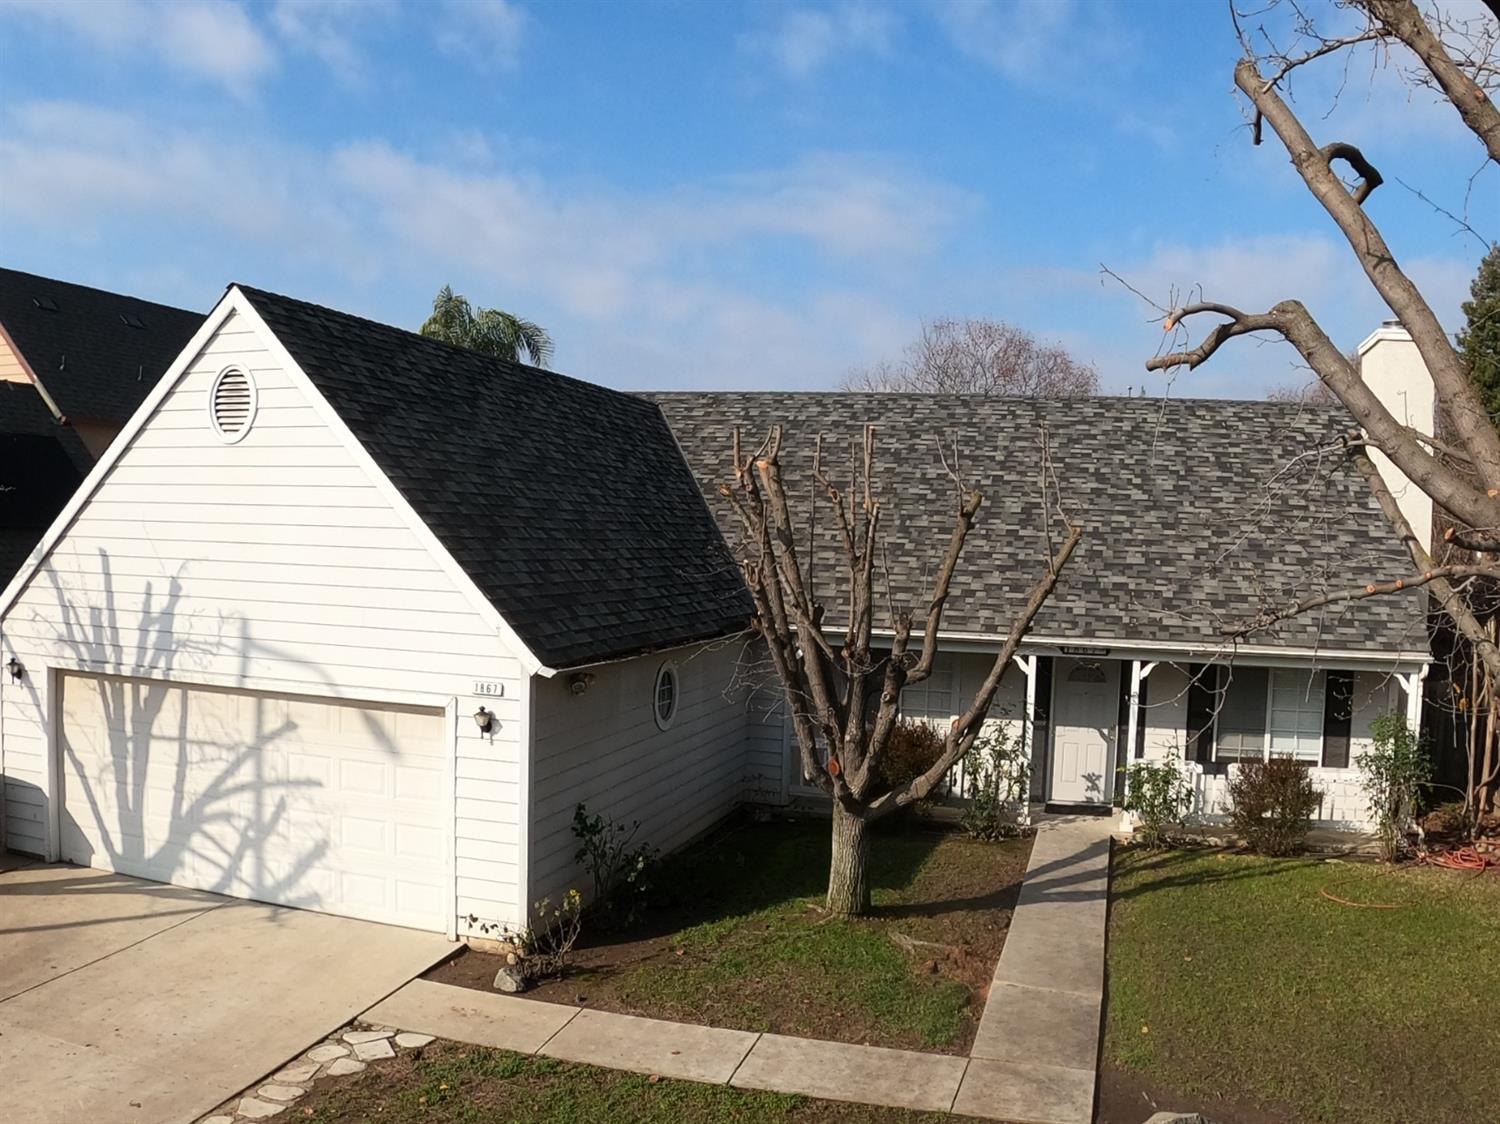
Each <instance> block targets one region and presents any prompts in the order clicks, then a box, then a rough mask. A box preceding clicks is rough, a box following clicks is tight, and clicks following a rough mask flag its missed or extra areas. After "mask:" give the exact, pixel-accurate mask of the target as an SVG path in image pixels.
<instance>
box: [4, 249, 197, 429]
mask: <svg viewBox="0 0 1500 1124" xmlns="http://www.w3.org/2000/svg"><path fill="white" fill-rule="evenodd" d="M202 323H203V315H202V313H198V312H189V311H187V310H185V309H181V308H172V307H171V306H170V305H165V304H155V303H153V302H151V301H143V300H138V299H136V298H135V297H128V296H123V295H121V294H119V293H108V292H105V291H104V290H103V289H91V288H89V287H88V286H87V285H73V284H70V283H69V282H66V281H54V280H52V279H51V278H50V277H38V276H37V275H35V274H32V273H22V272H20V271H19V270H15V269H0V325H4V327H5V330H6V332H8V333H9V334H10V338H11V341H12V342H13V343H14V344H15V345H16V348H17V350H19V351H20V352H21V355H22V356H23V357H24V358H25V360H26V362H27V363H28V364H29V365H30V366H31V370H32V372H33V373H34V374H35V375H36V377H37V378H38V379H39V380H40V381H41V383H42V385H43V386H44V387H46V389H47V393H48V394H49V395H51V397H52V400H53V401H54V402H56V403H57V407H58V409H59V410H61V411H62V413H63V415H64V416H65V417H67V418H69V419H71V420H75V421H98V422H113V423H116V424H119V425H123V424H124V423H125V422H126V420H127V419H129V417H130V415H131V414H133V413H135V409H136V407H137V406H139V405H140V404H141V402H142V401H143V400H144V399H145V397H146V395H147V394H149V393H150V392H151V388H152V387H153V386H154V385H155V384H156V380H157V379H159V378H160V377H161V376H162V375H163V374H164V373H165V372H166V369H167V368H168V367H169V366H170V365H171V363H172V360H174V359H176V358H177V355H178V353H179V352H180V351H182V349H183V348H184V347H185V346H186V345H187V342H188V340H190V339H191V338H192V336H193V333H194V332H196V331H197V330H198V326H199V325H200V324H202Z"/></svg>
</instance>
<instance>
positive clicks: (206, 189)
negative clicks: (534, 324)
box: [0, 102, 975, 386]
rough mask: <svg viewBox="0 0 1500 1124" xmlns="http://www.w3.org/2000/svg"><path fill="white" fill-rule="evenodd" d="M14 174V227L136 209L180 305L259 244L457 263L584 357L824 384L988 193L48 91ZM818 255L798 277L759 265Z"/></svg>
mask: <svg viewBox="0 0 1500 1124" xmlns="http://www.w3.org/2000/svg"><path fill="white" fill-rule="evenodd" d="M0 182H4V183H5V184H6V190H5V191H4V192H3V193H0V231H3V230H5V229H8V228H9V229H20V228H23V227H24V228H25V229H27V230H28V231H31V232H33V233H34V235H36V236H39V237H44V238H52V239H56V240H68V241H71V242H73V243H75V244H77V243H82V242H91V241H92V242H96V243H103V244H106V245H109V244H113V243H114V242H115V240H117V239H119V238H120V237H121V233H120V232H122V231H129V232H130V235H131V241H130V243H129V245H130V246H132V247H134V248H135V250H136V253H135V255H134V256H135V257H136V258H137V259H138V260H136V261H135V262H134V264H133V267H132V268H134V269H135V270H137V272H142V271H144V272H143V273H142V275H146V274H149V273H150V272H151V271H152V270H159V269H164V268H167V267H168V266H172V267H180V266H181V264H182V263H183V262H184V261H190V262H193V263H195V267H196V268H197V269H199V271H200V272H206V276H204V277H203V280H202V284H203V288H204V294H203V296H201V297H200V298H198V299H197V300H196V301H192V302H190V303H195V304H207V303H208V301H210V300H211V299H212V296H213V295H214V294H215V293H217V291H218V290H219V288H220V287H221V286H222V285H223V284H224V283H225V282H226V281H228V280H230V279H231V277H232V276H234V275H237V274H241V273H244V272H245V271H246V267H247V265H248V267H250V268H251V269H257V270H266V269H269V270H271V271H272V275H270V276H267V275H264V274H261V275H258V278H252V279H258V280H259V281H260V283H263V284H266V285H268V286H270V287H276V286H277V285H283V286H284V287H289V288H293V289H298V290H300V291H303V292H304V293H305V295H309V296H312V297H314V299H318V298H319V297H320V296H322V298H323V299H332V298H329V297H327V296H326V295H325V294H326V293H327V292H328V291H329V289H330V288H331V289H332V290H333V291H334V292H335V293H336V292H338V291H340V289H341V288H342V289H344V290H355V291H359V290H363V289H364V288H365V287H367V286H370V285H372V284H374V283H376V282H379V284H380V287H381V289H382V290H385V291H393V290H397V289H403V288H406V289H410V288H415V289H420V290H425V291H426V292H427V294H429V295H430V292H431V290H432V289H434V288H436V286H437V285H438V284H440V283H442V282H443V281H445V280H452V281H453V282H454V283H455V285H459V286H460V287H463V286H468V291H469V295H471V296H473V297H474V298H475V299H478V300H482V301H485V302H486V303H496V304H501V305H502V306H507V307H513V308H516V309H519V310H522V311H525V312H526V314H528V315H532V316H534V317H535V318H536V319H539V320H541V321H542V322H543V323H546V324H547V325H548V327H549V328H550V329H552V330H553V332H554V335H556V336H557V338H558V339H559V341H560V344H561V345H562V351H561V354H560V356H559V361H560V362H561V363H563V364H564V365H566V366H568V367H572V368H573V369H575V370H577V371H578V372H579V373H581V374H585V375H588V376H590V377H594V378H600V379H609V378H611V377H618V375H620V374H622V373H627V374H632V375H634V376H635V378H636V380H637V381H649V382H652V383H654V384H657V385H692V384H697V385H705V384H718V385H726V384H729V385H733V384H735V383H738V384H739V385H766V386H774V385H819V383H821V384H823V385H831V384H832V383H833V382H834V381H836V380H837V378H838V377H839V375H841V374H842V373H843V372H844V371H845V370H846V369H847V368H848V367H849V366H850V365H852V364H857V363H861V362H865V361H868V360H870V359H873V358H875V357H876V356H877V355H879V354H881V353H883V352H885V351H890V350H894V349H895V347H897V346H899V343H900V341H901V340H902V339H904V338H905V337H906V336H907V335H909V333H910V332H911V330H912V329H913V327H914V322H915V316H916V313H915V312H914V311H913V310H914V309H916V308H917V307H919V305H918V301H919V300H920V299H922V284H923V283H922V280H921V278H922V275H923V271H924V267H925V266H926V265H928V264H930V261H931V260H932V256H933V255H935V254H938V253H940V252H941V248H942V245H943V244H944V242H945V240H946V239H947V238H949V237H950V236H951V234H952V233H953V230H954V226H955V224H956V223H957V222H958V221H960V220H961V218H962V217H963V216H965V215H967V214H969V213H970V212H971V211H972V209H973V208H974V206H975V203H974V201H973V200H972V199H971V198H970V197H969V196H967V195H966V194H964V193H962V192H960V191H958V190H956V189H954V188H952V187H950V186H948V185H945V184H942V183H937V182H933V181H931V180H928V179H924V178H922V177H921V176H918V175H915V174H911V173H903V172H897V171H893V170H892V169H891V168H890V167H889V166H888V165H887V164H885V163H882V162H880V161H877V160H875V159H874V158H872V157H868V156H841V155H836V154H825V155H822V156H817V157H812V158H809V159H806V160H803V161H799V162H796V163H793V164H791V165H788V166H786V167H782V168H775V169H768V170H765V171H761V172H755V173H747V174H744V175H740V176H726V177H721V178H717V179H712V180H706V181H701V182H693V183H685V184H683V185H681V186H679V187H677V188H675V189H669V190H664V191H661V192H656V193H651V194H648V195H632V194H627V193H622V192H612V191H609V190H607V189H605V188H599V187H591V188H588V189H575V188H562V187H559V186H558V185H555V184H552V183H549V182H548V181H546V180H545V179H542V178H540V177H538V176H535V175H529V174H525V173H521V172H517V171H513V170H508V169H504V168H496V167H495V166H494V165H493V164H486V165H485V166H482V167H476V166H474V164H473V163H471V162H462V161H461V162H458V163H453V162H451V161H450V160H449V157H448V156H447V155H446V154H444V156H443V157H442V159H441V160H437V159H427V158H424V157H422V156H419V155H416V154H412V153H407V152H402V151H399V150H397V149H395V148H393V147H391V146H390V145H388V144H385V143H382V142H374V141H371V142H362V143H354V144H347V145H344V146H341V147H339V148H336V149H333V150H331V151H323V150H314V149H310V148H304V147H299V146H295V145H290V144H287V143H285V142H281V141H277V140H272V139H267V138H265V137H263V136H258V135H256V134H254V133H253V132H243V131H242V132H240V133H238V134H236V135H235V136H234V137H233V138H232V139H230V138H226V137H224V136H223V135H221V134H219V133H217V132H215V131H211V130H203V131H190V130H184V129H173V128H168V127H163V126H161V125H160V124H159V123H157V122H154V121H150V120H146V119H144V118H140V117H136V116H132V115H130V114H126V113H121V112H116V111H112V110H101V109H98V108H96V107H91V106H85V105H78V104H73V103H58V102H36V103H27V104H23V105H21V106H18V107H15V108H13V109H11V110H10V111H9V112H8V113H4V114H3V115H0ZM190 248H191V253H190V252H189V249H190ZM805 255H811V256H812V257H811V264H807V265H799V267H798V269H797V271H796V273H795V275H794V279H792V280H787V281H785V282H784V283H779V282H778V281H775V280H767V279H765V276H764V272H763V270H762V269H761V268H760V262H762V261H764V260H773V261H778V262H779V261H783V260H785V259H787V258H792V259H795V260H799V261H800V260H802V258H803V257H804V256H805ZM204 262H207V265H204V264H203V263H204ZM747 262H755V263H756V266H755V268H751V269H748V270H747V269H745V268H744V266H745V264H746V263H747ZM308 275H312V276H316V277H317V278H319V279H320V280H319V281H318V286H319V291H314V292H307V291H306V289H305V287H304V286H305V285H306V282H305V280H302V279H303V278H305V277H306V276H308ZM173 286H174V291H177V289H178V282H177V281H175V280H174V282H173ZM179 299H186V298H185V297H180V298H179ZM354 307H355V308H356V309H357V308H358V306H357V305H355V306H354ZM417 307H420V299H419V301H418V304H417ZM898 310H899V311H898ZM647 372H649V374H647Z"/></svg>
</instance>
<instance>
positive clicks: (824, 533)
mask: <svg viewBox="0 0 1500 1124" xmlns="http://www.w3.org/2000/svg"><path fill="white" fill-rule="evenodd" d="M650 397H651V398H652V400H653V401H655V402H657V403H658V404H659V405H660V406H661V408H662V410H663V412H664V413H665V414H666V417H667V420H668V422H669V423H670V425H671V426H672V429H673V431H674V432H675V433H676V435H677V439H678V441H679V443H680V444H681V446H682V448H683V451H684V453H685V455H686V456H687V458H688V461H689V463H690V464H691V466H692V469H693V472H694V474H695V475H696V476H697V477H698V481H699V486H700V489H701V491H702V493H703V494H704V496H705V497H706V498H707V500H708V502H709V504H710V506H711V508H712V509H713V510H714V512H715V515H716V517H717V519H718V521H719V524H720V527H721V529H722V531H723V533H724V534H725V535H726V536H727V537H728V539H729V541H730V542H731V543H735V544H738V543H739V542H740V541H741V540H740V535H739V529H738V528H737V527H736V526H735V525H734V522H733V517H732V514H731V512H730V509H729V505H728V502H727V501H726V500H724V499H722V498H721V497H720V496H719V495H718V488H719V485H720V484H721V483H723V482H725V481H726V480H728V479H729V475H730V465H731V461H732V455H731V447H732V440H733V433H734V429H735V427H736V426H740V427H742V428H743V431H744V435H745V440H746V442H747V443H749V444H750V445H751V447H753V445H754V444H758V443H759V441H760V440H761V438H762V437H763V436H764V435H765V433H766V432H767V430H768V429H769V427H770V426H771V425H772V424H773V423H780V424H782V425H783V426H784V427H785V439H784V446H783V449H784V452H783V457H782V459H783V473H784V476H785V478H786V480H787V483H788V489H789V493H790V495H791V496H792V497H793V502H794V503H795V504H798V505H799V507H800V509H801V510H802V511H804V512H805V510H806V503H807V497H808V496H809V494H810V493H811V490H812V488H813V481H812V478H811V453H812V447H813V441H814V438H815V436H816V435H817V434H818V433H819V432H822V433H823V434H825V451H824V458H825V463H827V464H829V465H830V467H832V466H836V465H838V464H844V465H847V464H848V456H849V453H848V450H849V449H850V447H851V442H853V441H855V440H857V439H858V438H859V435H860V433H861V432H862V427H863V426H864V424H865V423H872V424H874V425H875V426H876V434H877V474H878V477H879V485H878V491H879V494H880V496H881V498H882V501H883V505H884V506H883V520H884V525H885V531H884V536H883V541H884V543H885V544H886V557H885V559H884V561H883V563H882V564H880V565H879V566H877V571H883V570H884V569H885V568H886V567H888V568H889V572H890V593H891V594H892V595H893V596H894V599H895V601H896V603H897V604H905V605H909V606H912V607H913V608H914V610H915V615H916V617H917V619H918V620H920V619H921V617H922V614H923V612H925V599H926V597H927V596H928V594H929V593H930V583H931V577H932V574H933V572H934V570H935V569H936V566H937V563H938V561H939V559H940V558H941V555H942V553H943V550H944V548H945V547H946V545H947V541H948V537H949V535H950V534H951V533H952V529H953V518H954V510H955V505H956V498H955V493H954V485H953V482H952V480H951V479H950V478H949V476H948V475H947V473H946V471H945V470H944V468H943V465H942V461H941V458H940V456H939V453H938V444H939V442H940V441H941V442H942V443H943V444H944V446H945V447H949V448H951V447H952V445H951V443H952V442H953V441H955V440H956V442H957V450H958V454H959V457H960V460H961V465H962V469H963V472H964V475H965V477H966V479H967V480H968V482H969V483H971V484H973V485H975V486H978V487H979V489H980V490H981V491H982V492H983V493H984V496H985V503H984V506H983V507H982V508H981V510H980V512H979V516H978V520H977V522H976V524H975V527H974V529H973V531H972V532H971V536H970V539H969V542H968V544H967V546H966V548H965V552H964V556H963V558H962V560H961V561H960V563H959V567H958V571H957V574H956V576H955V580H954V590H953V595H952V599H951V601H950V602H949V605H948V607H947V611H946V613H945V616H944V619H943V624H944V631H945V632H954V633H966V634H979V635H985V636H993V635H1003V634H1004V633H1005V632H1006V631H1007V630H1008V629H1009V626H1010V621H1011V619H1012V618H1013V616H1014V614H1015V613H1016V611H1017V610H1018V609H1019V607H1020V605H1021V603H1022V602H1023V600H1024V597H1025V594H1026V591H1027V590H1028V589H1029V588H1030V586H1031V584H1032V583H1033V582H1034V581H1035V580H1036V578H1037V577H1038V576H1039V575H1040V573H1041V570H1042V566H1043V559H1044V554H1043V545H1042V540H1041V538H1040V535H1039V532H1038V528H1039V527H1040V525H1041V512H1040V510H1039V507H1040V480H1039V464H1040V459H1041V458H1040V455H1039V435H1040V433H1041V432H1042V430H1043V428H1044V427H1045V429H1046V431H1047V433H1048V436H1049V441H1050V446H1051V450H1052V457H1053V461H1054V463H1055V472H1056V477H1057V480H1058V482H1059V484H1060V486H1061V491H1062V495H1063V499H1064V503H1065V504H1066V506H1067V509H1068V510H1069V511H1070V512H1071V513H1072V514H1073V515H1074V517H1075V518H1077V519H1078V520H1079V521H1081V523H1082V524H1083V527H1084V530H1085V533H1084V538H1083V540H1082V542H1081V544H1080V546H1079V548H1078V551H1077V552H1076V553H1075V555H1074V558H1073V560H1072V562H1071V563H1070V565H1069V567H1068V569H1067V570H1066V571H1065V572H1064V576H1063V579H1062V581H1061V582H1060V583H1059V586H1058V589H1057V591H1056V592H1055V594H1054V596H1053V598H1052V599H1051V601H1049V603H1048V604H1047V605H1046V606H1045V607H1044V609H1043V610H1042V612H1041V614H1040V615H1039V616H1038V618H1037V620H1036V622H1035V625H1034V628H1033V634H1034V635H1036V636H1038V637H1044V638H1047V639H1064V640H1076V641H1082V642H1091V641H1092V642H1115V643H1125V642H1128V641H1131V640H1135V641H1141V640H1154V641H1166V642H1171V643H1181V644H1183V645H1185V646H1195V647H1196V646H1204V645H1207V646H1217V645H1219V644H1222V643H1223V642H1224V641H1223V638H1222V636H1221V634H1220V629H1221V627H1222V626H1223V625H1224V624H1226V623H1230V622H1233V621H1238V620H1240V619H1243V618H1244V617H1246V616H1248V615H1250V614H1252V613H1254V612H1256V611H1257V610H1258V609H1260V608H1262V607H1265V606H1268V605H1275V606H1280V605H1284V604H1287V603H1289V602H1290V601H1292V600H1293V599H1296V598H1300V597H1304V596H1308V595H1310V594H1313V593H1316V592H1321V591H1323V590H1326V589H1329V588H1343V587H1345V586H1348V585H1351V584H1363V583H1364V582H1366V581H1368V580H1370V579H1372V578H1375V577H1379V578H1381V579H1390V578H1392V577H1396V576H1400V575H1402V574H1407V573H1410V572H1411V563H1410V560H1409V559H1408V558H1407V557H1406V555H1405V553H1404V551H1403V549H1402V548H1401V546H1400V544H1399V543H1398V542H1397V541H1396V538H1395V536H1394V534H1393V533H1392V532H1391V531H1390V529H1389V528H1388V526H1387V525H1386V523H1385V521H1384V519H1383V517H1382V516H1381V514H1380V511H1379V509H1378V508H1377V507H1376V505H1375V502H1374V500H1373V498H1372V497H1371V496H1370V494H1369V491H1368V489H1367V488H1366V487H1365V486H1364V483H1363V481H1362V480H1361V479H1359V477H1358V475H1357V473H1356V472H1355V470H1354V469H1353V468H1352V467H1351V466H1349V465H1348V464H1347V463H1345V461H1344V460H1343V459H1342V458H1341V457H1339V456H1338V455H1337V454H1336V453H1331V454H1325V455H1321V456H1317V455H1308V454H1309V453H1310V451H1311V450H1313V449H1315V448H1317V447H1318V446H1319V445H1320V444H1325V443H1326V442H1328V441H1329V440H1330V439H1332V438H1335V437H1336V436H1337V435H1338V434H1339V433H1341V432H1344V431H1346V430H1347V429H1349V428H1350V420H1349V418H1348V415H1347V414H1345V413H1343V411H1342V410H1341V409H1339V408H1330V407H1312V406H1305V405H1297V404H1282V403H1272V402H1237V401H1210V400H1177V399H1168V400H1162V399H1148V398H1135V399H1131V398H1102V397H1101V398H1076V399H1066V400H1060V401H1039V400H1035V399H1016V398H977V397H969V398H957V397H950V396H927V395H899V394H893V395H882V394H875V395H872V394H845V393H837V394H832V393H830V394H782V393H768V394H740V393H707V394H705V393H669V394H657V395H651V396H650ZM950 459H951V458H950ZM847 475H848V473H847V470H845V471H844V472H842V473H837V472H836V473H835V479H838V478H841V477H844V478H846V477H847ZM819 524H820V526H819V537H818V541H819V544H820V546H819V551H818V559H819V561H818V567H817V571H816V573H817V580H818V583H819V585H820V587H822V589H821V592H822V595H823V596H824V599H825V603H826V605H827V612H828V619H829V621H830V623H833V622H834V621H835V620H836V619H837V618H838V617H839V613H840V612H841V611H842V610H841V602H840V601H839V598H838V596H837V594H836V592H835V591H834V590H833V589H832V588H831V587H832V584H833V583H834V582H835V581H836V578H837V573H838V570H837V555H836V553H835V549H834V542H833V537H832V536H833V520H832V516H831V513H830V512H829V510H828V508H827V506H826V503H825V504H824V507H823V511H822V514H821V515H820V517H819ZM883 585H884V581H883V580H882V586H883ZM880 604H881V605H882V606H884V605H885V604H886V601H885V595H884V593H882V597H881V601H880ZM877 623H880V620H879V619H877ZM1252 642H1254V643H1258V644H1272V645H1280V646H1286V647H1315V646H1316V647H1321V648H1325V649H1327V648H1337V649H1371V650H1374V649H1380V650H1405V651H1412V650H1421V649H1425V648H1426V647H1427V639H1426V633H1425V631H1424V628H1423V621H1422V613H1421V604H1420V601H1419V595H1403V596H1394V597H1381V598H1372V599H1369V600H1363V601H1359V602H1355V603H1353V604H1352V605H1347V606H1344V607H1341V608H1337V609H1327V610H1324V611H1323V612H1321V613H1319V614H1313V615H1308V616H1304V617H1300V618H1296V619H1294V620H1290V621H1287V622H1285V623H1283V624H1282V625H1280V626H1278V627H1277V628H1276V629H1275V630H1273V631H1271V632H1269V633H1259V634H1257V635H1256V636H1255V637H1254V638H1253V641H1252Z"/></svg>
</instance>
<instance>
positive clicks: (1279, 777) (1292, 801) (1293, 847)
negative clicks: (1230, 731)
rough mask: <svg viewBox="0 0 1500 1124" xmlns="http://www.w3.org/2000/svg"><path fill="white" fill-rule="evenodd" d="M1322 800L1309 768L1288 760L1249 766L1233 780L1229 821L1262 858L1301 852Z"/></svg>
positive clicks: (1241, 837)
mask: <svg viewBox="0 0 1500 1124" xmlns="http://www.w3.org/2000/svg"><path fill="white" fill-rule="evenodd" d="M1322 799H1323V794H1322V793H1320V792H1319V791H1318V790H1317V789H1315V788H1314V787H1313V783H1312V777H1311V776H1309V775H1308V772H1307V766H1306V765H1304V764H1303V763H1302V762H1300V761H1293V760H1292V759H1291V758H1289V757H1273V758H1271V759H1270V760H1269V761H1249V762H1245V763H1244V764H1241V765H1239V766H1237V768H1236V769H1235V771H1234V772H1233V773H1232V774H1231V775H1230V778H1229V819H1230V822H1231V823H1232V824H1233V825H1234V832H1235V834H1236V835H1238V836H1239V839H1240V842H1241V843H1243V844H1244V845H1245V846H1247V847H1249V848H1250V850H1252V851H1254V852H1256V853H1257V854H1260V855H1293V854H1296V853H1297V852H1298V851H1300V850H1301V849H1302V844H1303V843H1304V842H1305V841H1306V840H1307V833H1308V831H1309V829H1310V828H1311V827H1312V814H1313V812H1315V811H1317V808H1318V804H1319V802H1320V801H1321V800H1322Z"/></svg>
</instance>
